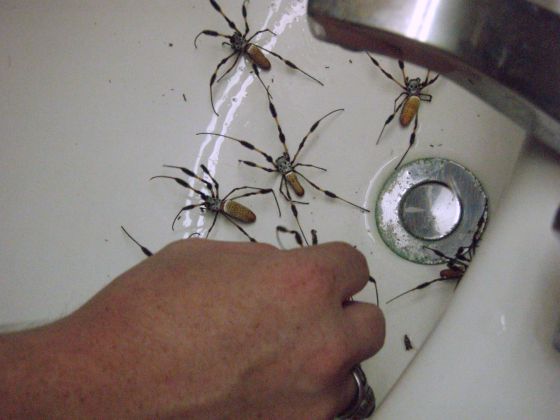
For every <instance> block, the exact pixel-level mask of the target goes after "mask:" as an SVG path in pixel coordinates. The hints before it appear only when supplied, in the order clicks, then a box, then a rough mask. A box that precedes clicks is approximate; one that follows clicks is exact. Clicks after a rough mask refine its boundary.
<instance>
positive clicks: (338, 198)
mask: <svg viewBox="0 0 560 420" xmlns="http://www.w3.org/2000/svg"><path fill="white" fill-rule="evenodd" d="M294 172H295V173H296V174H298V175H299V176H301V177H302V178H303V179H305V180H306V181H307V182H308V183H309V185H311V186H312V187H313V188H315V189H316V190H318V191H321V192H322V193H323V194H325V195H326V196H327V197H330V198H335V199H337V200H340V201H344V202H345V203H347V204H350V205H351V206H354V207H356V208H358V209H360V210H362V211H365V212H367V213H369V210H368V209H365V208H363V207H361V206H358V205H357V204H354V203H352V202H350V201H348V200H345V199H344V198H342V197H339V196H338V195H336V194H335V193H333V192H331V191H327V190H324V189H323V188H321V187H319V186H318V185H317V184H314V183H313V182H311V181H310V180H309V179H308V178H307V177H305V175H303V174H302V173H301V172H297V171H294Z"/></svg>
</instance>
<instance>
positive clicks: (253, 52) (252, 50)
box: [247, 44, 270, 70]
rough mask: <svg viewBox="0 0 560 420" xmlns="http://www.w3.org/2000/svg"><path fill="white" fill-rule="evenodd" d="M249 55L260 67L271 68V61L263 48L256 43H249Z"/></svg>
mask: <svg viewBox="0 0 560 420" xmlns="http://www.w3.org/2000/svg"><path fill="white" fill-rule="evenodd" d="M247 55H248V56H249V58H250V59H251V61H252V62H253V63H255V64H256V65H257V67H258V68H261V69H263V70H270V61H269V60H268V58H266V57H265V56H264V54H263V52H262V51H261V50H259V48H258V47H256V46H255V45H254V44H251V45H249V48H247Z"/></svg>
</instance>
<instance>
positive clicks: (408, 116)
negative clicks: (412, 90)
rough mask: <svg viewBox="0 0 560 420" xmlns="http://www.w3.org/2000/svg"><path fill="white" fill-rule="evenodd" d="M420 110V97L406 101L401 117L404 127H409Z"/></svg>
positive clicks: (414, 96) (412, 97) (413, 97)
mask: <svg viewBox="0 0 560 420" xmlns="http://www.w3.org/2000/svg"><path fill="white" fill-rule="evenodd" d="M419 108H420V97H419V96H416V95H412V96H409V97H408V98H407V99H406V102H405V103H404V105H403V108H402V111H401V116H400V119H399V121H400V123H401V125H402V126H403V127H408V125H409V124H410V123H411V122H412V120H413V119H414V117H415V116H416V114H417V113H418V109H419Z"/></svg>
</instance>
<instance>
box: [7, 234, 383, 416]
mask: <svg viewBox="0 0 560 420" xmlns="http://www.w3.org/2000/svg"><path fill="white" fill-rule="evenodd" d="M367 281H368V269H367V265H366V263H365V258H364V257H363V256H362V255H361V254H360V253H359V252H357V251H356V250H354V249H353V248H352V247H350V246H349V245H345V244H341V243H332V244H325V245H320V246H316V247H310V248H306V249H298V250H292V251H280V250H278V249H276V248H274V247H272V246H270V245H264V244H239V243H226V242H214V241H207V240H199V239H190V240H186V241H179V242H176V243H173V244H171V245H169V246H167V247H166V248H164V249H163V250H162V251H160V252H159V253H157V254H155V255H154V256H153V257H151V258H148V259H146V260H144V262H142V263H141V264H139V265H137V266H136V267H134V268H132V269H131V270H129V271H128V272H126V273H124V274H122V275H121V276H120V277H118V278H117V279H115V280H114V281H113V282H112V283H111V284H109V285H108V286H107V287H106V288H105V289H103V290H102V291H101V292H99V293H98V294H97V295H96V296H94V297H93V298H92V299H91V300H90V301H89V302H88V303H86V304H85V305H84V306H83V307H82V308H80V309H79V310H78V311H76V312H75V313H73V314H72V315H70V316H68V317H67V318H64V319H62V320H60V321H58V322H56V323H54V324H51V325H49V326H46V327H43V328H39V329H36V330H32V331H28V332H23V333H17V334H9V335H4V336H0V417H12V416H13V417H22V418H23V417H25V418H29V417H46V416H48V417H72V418H86V417H98V418H99V417H174V416H183V417H197V418H256V417H259V416H264V417H266V418H302V417H305V418H328V417H334V416H335V415H336V414H337V413H338V412H341V411H342V410H343V409H344V408H345V407H346V406H347V405H348V404H349V402H350V401H351V400H352V398H353V396H354V393H355V384H354V381H353V379H352V376H351V374H350V371H351V369H352V367H353V366H354V365H355V364H357V363H359V362H360V361H362V360H364V359H366V358H368V357H370V356H372V355H373V354H374V353H376V352H377V351H378V350H379V348H380V347H381V346H382V344H383V340H384V321H383V316H382V314H381V312H380V311H379V309H378V308H377V307H376V306H375V305H370V304H365V303H358V302H348V301H347V300H348V298H349V297H351V296H352V295H353V294H355V293H357V292H358V291H359V290H360V289H361V288H363V287H364V286H365V284H366V283H367ZM366 325H367V326H370V327H369V328H364V326H366Z"/></svg>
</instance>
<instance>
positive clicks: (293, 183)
mask: <svg viewBox="0 0 560 420" xmlns="http://www.w3.org/2000/svg"><path fill="white" fill-rule="evenodd" d="M274 166H275V167H276V170H277V171H278V172H279V173H280V174H281V175H282V176H283V177H284V179H285V180H286V182H287V183H288V185H289V186H290V187H292V189H293V190H294V193H296V195H297V196H298V197H302V196H303V195H304V194H305V190H304V189H303V186H302V185H301V183H300V182H299V179H298V176H297V173H296V172H295V171H294V165H293V164H292V162H290V156H289V155H288V154H287V153H283V154H282V156H280V157H279V158H277V159H276V160H275V161H274Z"/></svg>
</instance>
